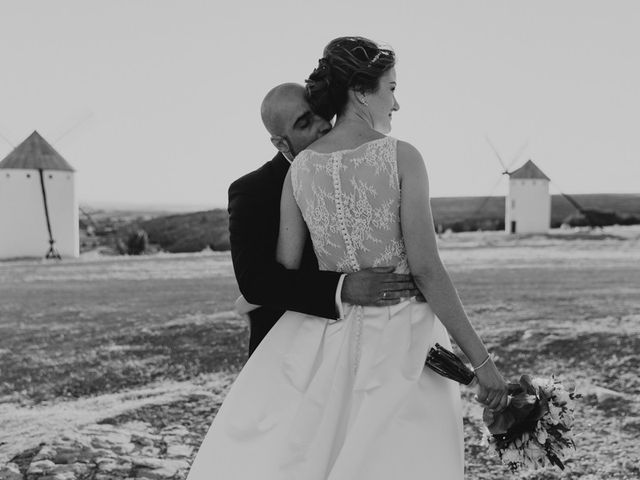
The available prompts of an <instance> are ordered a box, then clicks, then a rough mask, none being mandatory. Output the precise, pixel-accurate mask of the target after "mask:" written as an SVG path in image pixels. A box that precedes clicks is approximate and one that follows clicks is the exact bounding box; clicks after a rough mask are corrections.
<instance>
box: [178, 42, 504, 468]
mask: <svg viewBox="0 0 640 480" xmlns="http://www.w3.org/2000/svg"><path fill="white" fill-rule="evenodd" d="M394 66H395V55H394V52H393V51H392V50H389V49H384V48H381V47H379V46H378V45H376V44H375V43H374V42H372V41H370V40H367V39H365V38H360V37H341V38H337V39H335V40H333V41H331V42H330V43H329V44H328V45H327V47H326V48H325V50H324V56H323V58H321V59H320V61H319V65H318V68H316V69H315V70H314V71H313V73H312V74H311V75H310V77H309V79H308V80H307V90H308V94H309V101H310V103H311V104H312V106H314V107H315V109H316V111H317V112H319V113H322V114H323V115H324V116H325V117H326V118H332V117H333V116H334V115H337V119H336V122H335V127H334V128H333V130H331V132H329V133H328V134H327V135H325V136H324V137H322V138H320V139H318V140H317V141H316V142H314V143H313V144H312V145H310V146H309V148H308V149H307V150H304V151H302V152H300V154H299V155H298V156H297V157H296V159H295V160H294V162H293V164H292V166H291V169H290V170H289V173H288V175H287V178H286V179H285V182H284V187H283V192H282V200H281V223H280V237H279V240H278V261H280V263H282V264H283V265H284V266H286V267H287V268H290V269H295V268H297V267H298V266H299V262H300V259H301V255H302V250H303V245H304V242H305V235H306V230H305V223H306V225H307V227H308V229H309V232H310V234H311V240H312V242H313V247H314V250H315V252H316V255H317V257H318V262H319V265H320V268H321V269H322V270H333V271H339V272H354V271H358V270H360V269H364V268H369V267H376V266H388V265H392V266H395V269H396V272H399V273H409V272H410V273H411V275H413V278H414V280H415V283H416V284H417V286H418V288H419V290H420V291H421V293H422V294H423V295H424V297H425V298H426V299H427V303H424V302H418V301H416V300H415V298H410V299H406V300H404V301H403V302H401V303H400V304H399V305H395V306H392V307H361V306H354V305H348V304H345V305H344V318H342V319H340V320H338V321H332V320H327V319H323V318H320V317H313V316H310V315H305V314H302V313H296V312H286V313H285V314H284V315H283V316H282V318H281V319H280V320H279V321H278V322H277V323H276V325H275V326H274V327H273V329H272V330H271V331H270V332H269V334H268V335H267V336H266V338H265V339H264V340H263V341H262V343H261V344H260V345H259V346H258V348H257V350H256V351H255V352H254V353H253V355H252V356H251V358H250V359H249V361H248V362H247V364H246V365H245V367H244V368H243V370H242V371H241V372H240V374H239V375H238V378H237V380H236V381H235V383H234V384H233V386H232V388H231V389H230V391H229V393H228V395H227V398H226V399H225V401H224V403H223V405H222V406H221V407H220V410H219V412H218V414H217V416H216V418H215V420H214V421H213V423H212V425H211V427H210V429H209V431H208V433H207V435H206V436H205V439H204V441H203V443H202V445H201V447H200V450H199V452H198V454H197V456H196V458H195V460H194V462H193V465H192V468H191V471H190V472H189V476H188V479H189V480H204V479H215V480H232V479H237V480H249V479H268V480H285V479H286V480H360V479H362V480H378V479H379V480H382V479H384V480H388V479H389V478H394V477H398V478H402V479H403V480H411V479H424V478H437V479H443V480H453V479H462V478H463V476H464V458H463V454H464V448H463V433H462V415H461V407H460V394H459V391H458V387H457V385H456V384H454V382H452V381H450V380H447V379H445V378H442V377H440V376H438V375H436V374H435V373H433V372H432V371H430V370H429V369H425V368H424V362H425V358H426V355H427V351H428V350H429V348H430V347H431V346H433V345H434V344H435V343H436V342H438V343H440V344H441V345H443V346H445V347H449V346H450V342H449V334H450V335H451V336H452V337H453V338H454V339H455V341H456V343H457V344H458V345H459V346H460V348H461V349H462V350H463V351H464V353H465V355H466V356H467V357H468V358H469V360H470V361H471V362H472V365H474V366H475V371H476V375H477V378H478V381H479V387H478V394H477V397H478V400H479V401H480V402H481V403H483V404H484V405H487V406H488V407H489V408H492V409H502V408H504V407H505V406H506V403H507V390H506V384H505V382H504V380H503V378H502V376H501V375H500V373H499V372H498V370H497V369H496V367H495V365H494V364H493V361H492V360H491V357H490V356H489V354H488V352H487V350H486V348H485V346H484V345H483V343H482V341H481V340H480V338H479V337H478V335H477V334H476V332H475V330H474V329H473V327H472V326H471V324H470V322H469V320H468V318H467V316H466V314H465V312H464V309H463V307H462V305H461V302H460V299H459V297H458V295H457V293H456V290H455V288H454V286H453V284H452V283H451V280H450V279H449V275H448V273H447V271H446V269H445V267H444V266H443V264H442V261H441V260H440V257H439V254H438V249H437V244H436V235H435V233H434V228H433V218H432V214H431V208H430V204H429V188H428V178H427V172H426V169H425V165H424V162H423V160H422V157H421V156H420V153H419V152H418V151H417V150H416V149H415V148H414V147H413V146H412V145H410V144H409V143H406V142H403V141H399V140H396V139H394V138H392V137H388V136H386V134H387V133H389V131H390V130H391V120H392V115H393V113H394V112H397V111H398V109H399V105H398V102H397V101H396V99H395V96H394V91H395V89H396V72H395V68H394Z"/></svg>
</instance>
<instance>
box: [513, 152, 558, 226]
mask: <svg viewBox="0 0 640 480" xmlns="http://www.w3.org/2000/svg"><path fill="white" fill-rule="evenodd" d="M508 175H509V194H508V195H507V197H506V199H505V218H504V227H505V231H506V232H507V233H547V232H548V231H549V227H550V226H551V196H550V195H549V177H547V176H546V175H545V174H544V173H543V172H542V170H540V169H539V168H538V166H537V165H536V164H535V163H533V162H532V161H531V160H527V162H526V163H525V164H524V165H523V166H522V167H520V168H518V169H517V170H514V171H513V172H508Z"/></svg>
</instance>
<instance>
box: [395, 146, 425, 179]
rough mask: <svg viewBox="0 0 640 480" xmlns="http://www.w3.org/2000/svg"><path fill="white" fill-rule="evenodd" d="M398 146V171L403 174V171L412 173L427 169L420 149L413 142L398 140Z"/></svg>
mask: <svg viewBox="0 0 640 480" xmlns="http://www.w3.org/2000/svg"><path fill="white" fill-rule="evenodd" d="M396 148H397V150H396V151H397V159H398V171H399V173H400V174H401V175H402V174H403V173H405V174H412V173H415V172H416V171H420V170H424V169H425V166H424V160H423V159H422V155H421V154H420V151H419V150H418V149H417V148H416V147H414V146H413V145H412V144H411V143H409V142H405V141H403V140H398V143H397V147H396Z"/></svg>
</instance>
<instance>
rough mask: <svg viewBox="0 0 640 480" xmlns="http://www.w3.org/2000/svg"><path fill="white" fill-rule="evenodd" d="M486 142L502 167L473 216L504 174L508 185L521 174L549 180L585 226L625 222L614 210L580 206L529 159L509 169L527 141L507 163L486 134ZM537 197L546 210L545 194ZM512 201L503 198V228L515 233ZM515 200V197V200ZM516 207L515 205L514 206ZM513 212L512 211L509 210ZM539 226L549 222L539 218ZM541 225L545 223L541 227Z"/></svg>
mask: <svg viewBox="0 0 640 480" xmlns="http://www.w3.org/2000/svg"><path fill="white" fill-rule="evenodd" d="M485 138H486V141H487V143H488V144H489V146H490V147H491V150H492V151H493V153H494V154H495V156H496V158H497V159H498V162H499V163H500V166H501V167H502V174H501V176H500V178H499V179H498V181H497V182H496V183H495V185H494V186H493V187H492V189H491V191H490V193H489V195H488V196H487V197H485V199H484V201H483V202H482V203H481V204H480V206H479V207H478V208H477V209H476V211H475V212H474V216H476V215H477V214H478V213H480V211H482V209H483V208H484V207H485V206H486V204H487V202H488V201H489V200H490V199H491V195H492V194H493V192H494V191H495V190H496V188H497V187H498V185H500V183H501V181H502V178H503V176H504V175H508V176H509V179H510V187H511V186H512V185H513V184H512V182H511V180H513V179H516V180H517V178H518V176H519V175H520V176H522V177H523V178H524V179H527V178H528V179H530V180H532V181H536V180H539V181H540V182H544V181H545V180H546V181H548V182H549V184H550V185H553V186H554V188H555V189H556V190H557V191H558V193H559V194H560V195H561V196H562V197H563V198H564V199H565V200H567V202H569V204H571V205H572V206H573V207H574V208H575V209H576V211H577V212H579V213H580V214H581V215H582V218H583V219H584V223H585V224H586V226H589V227H591V228H602V227H603V226H606V225H615V224H621V223H625V222H627V221H628V220H629V219H627V218H625V217H624V216H621V215H619V214H617V213H616V212H613V211H605V210H601V209H598V208H585V207H584V206H582V205H581V204H580V203H579V202H578V201H577V200H576V199H575V198H574V197H572V196H571V195H569V194H566V193H564V192H563V191H562V190H561V189H560V188H559V187H558V185H557V184H556V183H555V182H553V181H552V180H551V179H550V178H549V177H548V176H546V175H545V174H544V173H542V171H541V170H540V169H539V168H538V167H537V165H535V164H534V163H533V162H532V161H531V160H529V161H528V162H527V163H525V164H524V165H523V166H522V167H521V168H520V169H518V170H513V171H512V170H511V168H512V167H513V165H514V164H515V163H516V162H517V161H518V160H519V158H520V157H521V155H522V152H523V151H524V149H525V148H526V146H527V144H528V142H525V143H524V144H523V145H522V146H521V147H520V148H519V149H518V151H517V153H516V154H515V155H514V156H513V157H512V159H511V161H510V162H509V165H505V163H504V161H503V159H502V157H501V155H500V153H499V152H498V150H497V148H496V147H495V146H494V144H493V143H492V142H491V140H490V139H489V137H488V136H486V137H485ZM542 187H543V184H541V185H540V188H541V189H542ZM538 197H539V199H538V201H539V203H540V205H541V207H540V209H539V212H543V211H547V209H546V206H545V205H544V202H545V200H544V197H545V195H543V194H542V193H540V194H539V195H538ZM513 201H514V199H509V197H507V198H506V200H505V230H506V231H507V232H510V233H515V232H516V230H517V221H516V226H514V225H513V224H512V222H513V220H511V219H510V218H507V217H509V216H510V215H509V210H510V209H512V208H513V206H514V205H513ZM515 201H516V202H517V199H516V200H515ZM516 208H517V207H516ZM511 213H513V212H511ZM540 216H541V217H542V213H540ZM539 223H540V226H539V231H540V232H542V231H544V230H545V229H547V228H548V226H549V223H548V222H546V220H545V221H543V220H540V222H539ZM543 225H546V226H544V227H543Z"/></svg>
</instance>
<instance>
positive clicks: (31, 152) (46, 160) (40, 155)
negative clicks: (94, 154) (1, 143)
mask: <svg viewBox="0 0 640 480" xmlns="http://www.w3.org/2000/svg"><path fill="white" fill-rule="evenodd" d="M0 168H24V169H34V170H38V169H42V170H65V171H68V172H73V171H74V169H73V167H72V166H71V165H69V163H68V162H67V161H66V160H65V159H64V158H62V155H60V154H59V153H58V152H56V151H55V149H54V148H53V147H52V146H51V145H50V144H49V142H47V141H46V140H45V139H44V138H42V136H40V134H39V133H38V132H36V131H34V132H33V133H32V134H31V135H29V137H27V139H26V140H25V141H24V142H22V143H21V144H20V145H18V146H17V147H16V148H14V149H13V151H12V152H11V153H10V154H9V155H7V156H6V157H5V158H4V160H2V162H0Z"/></svg>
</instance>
